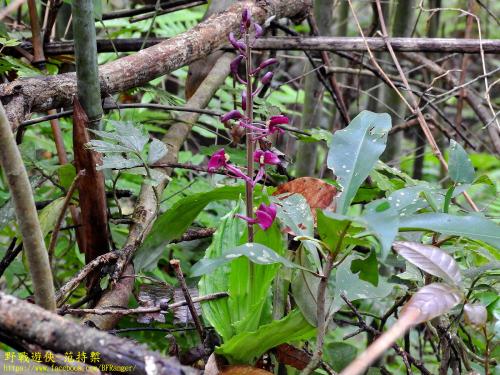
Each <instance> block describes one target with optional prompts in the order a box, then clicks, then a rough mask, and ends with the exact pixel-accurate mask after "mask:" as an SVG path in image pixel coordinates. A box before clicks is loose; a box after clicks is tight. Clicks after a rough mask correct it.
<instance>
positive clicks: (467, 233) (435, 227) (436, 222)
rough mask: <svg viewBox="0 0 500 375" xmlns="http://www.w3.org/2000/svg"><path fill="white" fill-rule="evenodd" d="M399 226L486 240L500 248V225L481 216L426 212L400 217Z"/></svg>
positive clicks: (405, 228)
mask: <svg viewBox="0 0 500 375" xmlns="http://www.w3.org/2000/svg"><path fill="white" fill-rule="evenodd" d="M399 228H400V230H402V231H407V230H422V229H424V230H429V231H433V232H438V233H443V234H447V235H455V236H464V237H467V238H471V239H474V240H479V241H484V242H486V243H487V244H489V245H491V246H493V247H496V248H497V249H500V227H499V226H498V225H497V224H495V223H494V222H492V221H490V220H488V219H485V218H483V217H481V216H477V215H474V214H469V215H467V216H456V215H450V214H443V213H426V214H419V215H412V216H405V217H400V218H399Z"/></svg>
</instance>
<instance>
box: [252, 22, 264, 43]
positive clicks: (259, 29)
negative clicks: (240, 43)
mask: <svg viewBox="0 0 500 375" xmlns="http://www.w3.org/2000/svg"><path fill="white" fill-rule="evenodd" d="M253 27H255V39H257V38H260V37H261V36H262V35H263V34H264V30H263V29H262V26H260V25H259V24H258V23H254V24H253Z"/></svg>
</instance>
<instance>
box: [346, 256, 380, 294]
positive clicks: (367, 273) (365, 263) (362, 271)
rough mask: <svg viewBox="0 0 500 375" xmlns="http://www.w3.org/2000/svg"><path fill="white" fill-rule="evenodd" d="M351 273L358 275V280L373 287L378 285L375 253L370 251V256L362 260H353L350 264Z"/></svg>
mask: <svg viewBox="0 0 500 375" xmlns="http://www.w3.org/2000/svg"><path fill="white" fill-rule="evenodd" d="M351 271H352V272H353V273H359V278H360V279H361V280H364V281H368V282H369V283H371V284H373V285H374V286H377V285H378V261H377V254H375V251H370V254H368V256H367V257H366V258H364V259H354V260H353V261H352V263H351Z"/></svg>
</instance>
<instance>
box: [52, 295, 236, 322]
mask: <svg viewBox="0 0 500 375" xmlns="http://www.w3.org/2000/svg"><path fill="white" fill-rule="evenodd" d="M228 296H229V294H228V293H227V292H218V293H212V294H207V295H206V296H201V297H192V298H191V303H193V304H194V303H199V302H204V301H213V300H215V299H219V298H225V297H228ZM184 306H189V302H188V301H179V302H175V303H172V304H171V305H168V306H155V307H137V308H135V309H119V308H107V309H106V308H102V309H71V308H66V307H62V308H60V309H58V311H57V312H58V314H60V315H66V314H72V315H80V314H94V315H120V316H125V315H138V314H152V313H167V312H168V311H169V310H175V309H178V308H180V307H184ZM196 316H197V317H198V315H196ZM198 320H199V318H198ZM200 324H201V323H200ZM197 329H198V327H197Z"/></svg>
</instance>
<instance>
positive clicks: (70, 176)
mask: <svg viewBox="0 0 500 375" xmlns="http://www.w3.org/2000/svg"><path fill="white" fill-rule="evenodd" d="M57 174H58V176H59V183H60V184H61V186H63V187H64V188H65V189H69V187H70V186H71V184H72V183H73V181H74V180H75V177H76V169H75V166H74V165H73V164H70V163H68V164H64V165H61V166H60V167H59V168H58V169H57Z"/></svg>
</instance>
